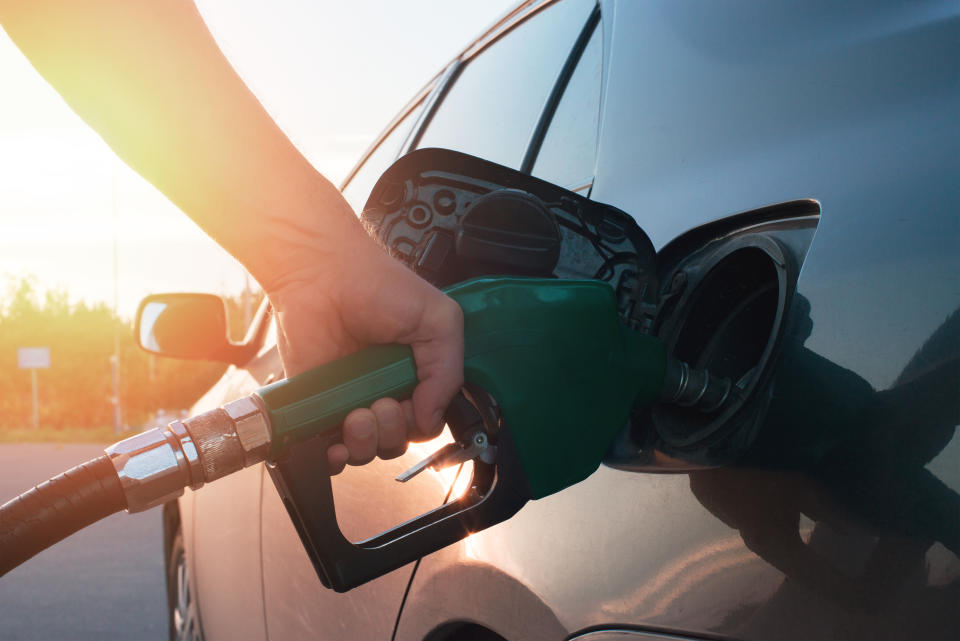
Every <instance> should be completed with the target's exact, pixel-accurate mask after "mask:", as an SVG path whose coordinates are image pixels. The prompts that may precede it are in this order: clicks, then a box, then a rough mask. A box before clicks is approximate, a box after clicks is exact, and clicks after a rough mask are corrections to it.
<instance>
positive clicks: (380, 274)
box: [267, 226, 463, 474]
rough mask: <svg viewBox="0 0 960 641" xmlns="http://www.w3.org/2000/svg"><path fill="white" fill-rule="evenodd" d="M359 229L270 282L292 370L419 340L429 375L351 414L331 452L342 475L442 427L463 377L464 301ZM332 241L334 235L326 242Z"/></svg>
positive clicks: (422, 367)
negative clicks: (407, 392)
mask: <svg viewBox="0 0 960 641" xmlns="http://www.w3.org/2000/svg"><path fill="white" fill-rule="evenodd" d="M356 229H357V231H358V232H359V233H358V234H353V233H350V234H348V235H349V236H350V238H349V239H347V240H345V241H344V242H340V243H338V245H337V246H336V247H335V248H334V249H332V250H331V251H327V252H322V253H318V255H316V256H314V257H313V260H310V261H298V262H299V263H300V264H306V265H307V266H306V267H302V268H300V269H297V270H291V272H290V273H289V274H288V275H287V276H286V277H284V278H282V279H280V280H279V281H277V282H276V283H274V284H273V285H272V286H270V287H269V288H268V291H267V294H268V296H269V297H270V301H271V303H272V305H273V307H274V310H275V311H276V313H277V314H278V319H279V337H278V338H279V348H280V356H281V358H282V359H283V363H284V369H285V370H286V374H287V375H288V376H291V375H293V374H297V373H299V372H302V371H305V370H308V369H310V368H312V367H316V366H317V365H320V364H323V363H326V362H329V361H332V360H335V359H337V358H340V357H341V356H345V355H347V354H349V353H352V352H355V351H357V350H359V349H360V348H362V347H364V346H366V345H371V344H379V343H404V344H409V345H410V346H411V347H412V349H413V355H414V360H415V361H416V365H417V378H418V379H419V383H418V385H417V387H416V389H415V390H414V392H413V399H412V400H405V401H403V402H398V401H396V400H394V399H380V400H378V401H376V402H375V403H373V405H372V406H371V407H370V408H369V409H367V408H363V409H358V410H355V411H353V412H351V413H350V415H349V416H347V418H346V420H345V421H344V429H343V443H342V444H337V445H334V446H332V447H331V448H330V449H329V450H328V452H327V455H328V458H329V462H330V469H331V472H332V473H333V474H337V473H339V472H340V471H342V470H343V468H344V466H345V465H346V464H348V463H349V464H351V465H360V464H363V463H367V462H369V461H371V460H372V459H373V458H374V457H375V456H377V455H379V456H380V457H381V458H394V457H397V456H400V455H401V454H403V453H404V452H405V451H406V447H407V442H408V441H409V440H423V439H428V438H432V437H434V436H436V435H437V434H438V433H439V432H440V430H441V428H442V426H443V423H442V417H443V412H444V410H445V409H446V406H447V405H448V404H449V402H450V399H452V398H453V395H454V394H455V393H456V392H457V391H458V390H459V389H460V386H461V385H462V384H463V313H462V311H461V309H460V306H459V305H457V304H456V303H455V302H454V301H453V300H452V299H450V298H448V297H447V296H445V295H444V294H443V293H441V292H440V291H439V290H437V289H435V288H434V287H433V286H432V285H430V284H429V283H427V282H426V281H424V280H422V279H421V278H420V277H418V276H417V275H416V274H414V273H413V272H412V271H410V270H409V269H408V268H407V267H405V266H404V265H402V264H401V263H400V262H398V261H396V260H394V259H393V258H391V257H390V256H389V255H388V254H387V253H386V252H385V251H384V250H383V249H381V248H380V247H379V246H377V245H376V244H375V243H374V242H373V241H372V240H371V239H370V238H369V237H368V236H367V235H366V234H365V233H363V231H362V230H360V228H359V226H357V228H356ZM338 240H341V241H343V240H344V239H343V238H339V239H338ZM324 244H325V245H328V246H329V243H324Z"/></svg>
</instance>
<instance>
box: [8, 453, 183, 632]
mask: <svg viewBox="0 0 960 641" xmlns="http://www.w3.org/2000/svg"><path fill="white" fill-rule="evenodd" d="M103 447H104V446H102V445H62V444H15V445H14V444H0V503H4V502H6V501H7V500H9V499H10V498H12V497H14V496H15V495H17V494H19V493H20V492H23V491H24V490H26V489H29V488H30V487H33V486H34V485H36V484H37V483H39V482H42V481H44V480H46V479H48V478H50V477H51V476H55V475H57V474H59V473H61V472H63V471H64V470H66V469H67V468H70V467H73V466H74V465H76V464H78V463H82V462H83V461H86V460H88V459H91V458H93V457H95V456H98V455H99V454H102V453H103ZM0 553H2V551H0ZM166 625H167V624H166V592H165V587H164V578H163V534H162V532H161V529H160V509H159V508H154V509H153V510H150V511H147V512H142V513H140V514H127V513H125V512H122V513H120V514H114V515H113V516H111V517H109V518H107V519H104V520H103V521H100V522H99V523H96V524H94V525H92V526H90V527H88V528H87V529H85V530H82V531H81V532H78V533H77V534H75V535H73V536H72V537H70V538H68V539H67V540H65V541H61V542H60V543H58V544H57V545H55V546H53V547H52V548H50V549H48V550H46V551H44V552H41V553H40V554H39V555H37V556H35V557H33V558H32V559H31V560H29V561H27V562H26V563H25V564H23V565H21V566H20V567H18V568H17V569H15V570H13V571H12V572H10V573H9V574H7V575H6V576H4V577H2V578H0V639H3V640H4V641H61V640H63V641H87V640H89V641H107V640H114V639H115V640H117V641H153V640H156V641H162V640H163V639H166V638H167V628H166Z"/></svg>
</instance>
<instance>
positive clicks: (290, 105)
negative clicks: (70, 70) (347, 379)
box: [0, 0, 516, 317]
mask: <svg viewBox="0 0 960 641" xmlns="http://www.w3.org/2000/svg"><path fill="white" fill-rule="evenodd" d="M515 4H516V2H515V0H407V1H405V2H392V1H388V0H352V1H351V2H329V1H326V0H312V1H309V2H308V1H306V0H275V1H274V2H271V3H269V4H268V3H263V2H260V1H254V0H197V6H198V7H199V9H200V12H201V13H202V14H203V16H204V19H205V20H206V22H207V24H208V26H209V27H210V30H211V31H212V32H213V34H214V37H215V38H216V40H217V42H218V43H219V45H220V47H221V48H222V49H223V51H224V53H225V54H226V56H227V58H228V59H229V60H230V62H231V63H232V64H233V66H234V68H235V69H236V70H237V71H238V73H239V74H240V76H241V77H242V78H243V79H244V81H245V82H246V83H247V84H248V85H249V86H250V88H251V89H252V90H253V92H254V94H256V96H257V97H258V98H259V99H260V101H261V102H262V103H263V104H264V106H265V107H266V109H267V111H268V112H269V113H270V114H271V116H272V117H273V118H274V119H275V120H276V121H277V123H278V124H279V125H280V127H281V128H282V129H283V130H284V131H285V132H286V134H287V135H288V136H289V137H290V139H291V140H292V141H293V142H294V144H295V145H296V146H297V147H298V148H299V149H300V151H301V152H302V153H303V154H304V156H306V157H307V159H308V160H309V161H310V162H311V163H313V165H314V166H315V167H316V168H317V169H318V170H320V171H321V172H322V173H323V174H324V175H326V176H327V177H328V178H329V179H331V180H332V181H333V182H334V183H339V181H340V180H341V179H342V178H343V177H344V176H345V174H346V172H347V171H348V170H349V169H350V168H351V167H352V166H353V164H354V162H355V161H356V160H357V159H358V157H359V156H360V154H361V153H362V152H363V150H364V149H365V148H366V147H367V145H369V144H370V142H372V140H373V139H374V138H375V137H376V135H377V134H378V133H379V131H380V130H381V129H382V127H383V126H384V125H386V124H387V122H388V121H389V120H390V119H391V118H392V117H393V116H394V114H395V113H396V112H397V111H398V110H399V109H400V108H401V107H402V106H403V105H404V104H406V102H407V101H408V100H409V99H410V98H411V97H412V96H413V95H414V94H415V93H416V92H417V91H418V90H419V89H420V88H421V87H422V86H423V85H424V84H425V83H426V82H427V81H428V80H429V79H430V78H431V77H433V75H434V74H436V72H437V71H439V70H440V69H441V68H442V67H443V66H444V65H445V64H446V63H447V62H449V60H450V59H452V58H453V57H454V56H455V55H456V54H457V53H458V52H459V50H460V49H462V48H463V46H465V45H466V44H467V43H468V42H469V41H470V40H471V39H472V38H474V37H476V36H477V35H478V34H479V33H480V32H481V31H483V29H485V28H486V27H487V26H488V25H489V24H490V23H492V22H493V21H494V20H496V18H498V17H499V16H500V15H502V14H503V13H504V12H506V11H507V10H509V9H510V8H511V7H512V6H513V5H515ZM268 7H269V8H268ZM115 236H116V247H117V252H116V256H117V261H116V262H117V267H118V270H117V273H118V278H117V281H116V283H117V292H116V294H117V304H118V309H119V311H120V313H121V314H122V315H124V316H127V317H131V316H132V315H133V313H134V312H135V310H136V306H137V304H138V303H139V301H140V299H141V298H143V296H145V295H147V294H149V293H157V292H163V291H205V292H215V293H228V294H235V293H238V292H239V291H241V290H242V289H243V287H244V284H245V278H246V274H245V271H244V270H243V268H242V267H241V266H240V265H239V264H238V263H236V261H234V260H233V259H232V258H231V257H230V256H229V255H227V254H226V253H225V252H224V251H223V250H222V249H220V248H219V247H218V246H217V245H216V244H215V243H214V242H213V241H212V240H210V239H209V238H207V237H206V236H205V235H204V234H203V233H202V232H201V231H200V230H199V229H198V228H197V227H196V226H195V225H194V224H193V223H192V222H191V221H190V220H189V219H188V218H187V217H186V216H184V215H183V214H182V213H180V212H179V210H177V208H176V207H174V206H173V205H172V204H171V203H170V202H169V201H167V200H166V198H164V196H163V195H162V194H160V193H159V192H158V191H157V190H156V189H154V188H153V186H152V185H150V184H149V183H147V182H146V181H145V180H143V179H142V178H140V177H139V176H138V175H137V174H136V173H134V172H133V171H132V170H130V169H129V168H128V167H126V166H125V165H124V164H123V163H122V162H121V161H120V160H119V159H117V157H116V156H115V155H114V154H113V152H112V151H111V150H110V149H109V148H108V147H107V146H106V144H105V143H104V142H103V141H102V140H101V139H100V138H99V137H98V135H97V134H96V133H95V132H94V131H93V130H91V129H90V128H89V127H87V125H86V124H85V123H84V122H83V121H82V120H80V119H79V118H78V117H77V116H76V115H75V114H74V113H73V112H72V111H71V110H70V109H69V108H68V107H67V106H66V104H65V103H64V102H63V100H62V99H61V98H60V96H59V95H58V94H57V93H56V92H55V91H54V90H53V89H52V88H51V87H50V86H49V85H48V84H47V83H46V81H44V80H43V78H42V77H40V75H39V74H37V73H36V71H34V69H33V68H32V67H31V66H30V63H29V62H28V61H27V60H26V59H25V58H24V57H23V55H22V54H21V53H20V52H19V50H18V49H17V48H16V46H15V45H14V44H13V43H12V42H11V41H10V40H9V38H7V36H6V34H4V33H3V32H2V31H0V292H2V291H4V288H5V286H6V282H4V281H7V282H10V281H12V280H14V279H17V278H19V277H21V276H25V275H32V276H34V277H35V278H36V282H37V284H38V285H39V287H40V288H41V289H50V288H53V289H62V290H65V291H67V292H68V294H69V295H70V297H71V300H73V301H75V302H79V301H81V300H84V301H88V302H97V301H104V302H106V303H108V304H110V305H112V304H113V303H114V297H115V295H114V237H115Z"/></svg>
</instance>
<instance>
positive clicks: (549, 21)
mask: <svg viewBox="0 0 960 641" xmlns="http://www.w3.org/2000/svg"><path fill="white" fill-rule="evenodd" d="M595 4H596V3H595V2H594V1H593V0H566V1H564V2H559V3H557V4H555V5H552V6H550V7H548V8H546V9H544V10H543V11H542V12H540V13H538V14H537V15H535V16H533V17H532V18H530V19H528V20H526V21H525V22H523V23H522V24H520V25H519V26H518V27H516V28H514V29H513V30H512V31H510V32H508V33H507V34H506V35H504V36H503V37H502V38H500V39H499V40H497V41H496V42H494V43H493V44H492V45H490V46H489V47H488V48H486V49H484V50H483V51H481V52H480V53H479V54H477V55H476V56H475V57H474V58H471V59H470V60H469V61H468V62H467V63H466V66H465V67H464V69H463V70H462V71H461V72H460V74H459V76H458V77H457V79H456V80H455V81H454V85H453V86H452V87H451V88H450V90H449V92H448V93H447V95H446V97H445V98H444V99H443V102H442V103H441V104H440V106H439V108H438V110H437V111H436V113H435V114H434V115H433V117H432V118H431V120H430V123H429V124H428V125H427V128H426V130H425V131H424V132H423V134H422V137H421V138H420V141H419V142H418V144H417V147H445V148H447V149H455V150H457V151H462V152H465V153H468V154H472V155H474V156H479V157H481V158H485V159H487V160H491V161H493V162H496V163H500V164H501V165H506V166H508V167H512V168H514V169H519V167H520V163H521V161H522V160H523V155H524V152H525V151H526V148H527V145H528V143H529V142H530V137H531V134H532V133H533V130H534V128H535V127H536V124H537V120H538V119H539V117H540V112H541V111H542V110H543V106H544V103H545V102H546V99H547V97H548V95H549V94H550V91H551V89H552V88H553V85H554V83H555V82H556V80H557V77H558V76H559V74H560V70H561V68H562V67H563V64H564V62H566V59H567V55H568V54H569V53H570V49H571V48H572V47H573V43H574V42H575V41H576V39H577V36H578V35H579V33H580V31H581V29H582V28H583V25H584V23H585V22H586V20H587V17H588V16H589V14H590V12H591V11H592V10H593V8H594V6H595Z"/></svg>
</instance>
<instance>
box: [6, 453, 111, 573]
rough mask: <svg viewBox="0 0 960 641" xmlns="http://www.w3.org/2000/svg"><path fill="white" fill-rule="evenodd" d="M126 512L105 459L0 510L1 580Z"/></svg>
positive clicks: (72, 471) (82, 466) (56, 479)
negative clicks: (58, 545) (78, 534)
mask: <svg viewBox="0 0 960 641" xmlns="http://www.w3.org/2000/svg"><path fill="white" fill-rule="evenodd" d="M125 507H127V501H126V499H125V498H124V496H123V489H122V488H121V486H120V480H119V479H118V478H117V472H116V469H115V468H114V467H113V464H112V463H111V462H110V458H109V457H108V456H106V455H103V456H100V457H97V458H95V459H92V460H90V461H87V462H86V463H82V464H80V465H78V466H76V467H74V468H71V469H69V470H67V471H66V472H64V473H63V474H61V475H59V476H55V477H53V478H52V479H50V480H49V481H46V482H44V483H41V484H40V485H38V486H36V487H34V488H33V489H31V490H29V491H27V492H24V493H23V494H21V495H20V496H18V497H16V498H15V499H13V500H11V501H8V502H7V503H4V504H3V505H2V506H0V551H2V552H0V575H3V574H6V573H7V572H9V571H10V570H12V569H13V568H15V567H17V566H18V565H20V564H21V563H23V562H24V561H26V560H27V559H29V558H30V557H32V556H34V555H35V554H37V553H38V552H42V551H43V550H45V549H47V548H48V547H50V546H51V545H53V544H54V543H57V542H58V541H61V540H62V539H65V538H67V537H68V536H70V535H71V534H73V533H74V532H77V531H78V530H82V529H83V528H85V527H87V526H88V525H90V524H92V523H95V522H97V521H99V520H100V519H102V518H105V517H107V516H110V515H111V514H113V513H114V512H119V511H120V510H122V509H124V508H125Z"/></svg>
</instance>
